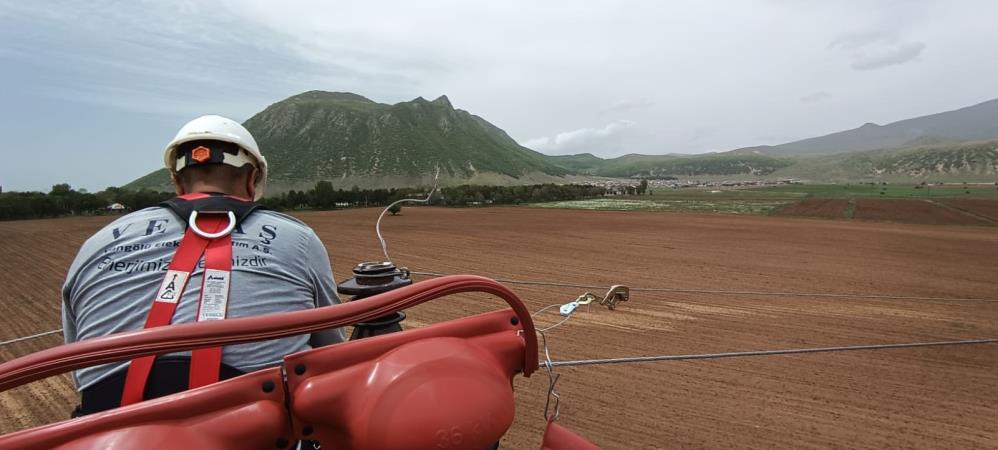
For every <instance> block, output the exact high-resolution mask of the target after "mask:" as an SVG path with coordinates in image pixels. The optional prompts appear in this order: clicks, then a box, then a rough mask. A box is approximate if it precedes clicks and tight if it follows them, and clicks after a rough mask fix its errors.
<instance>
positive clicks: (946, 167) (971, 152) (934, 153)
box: [773, 140, 998, 182]
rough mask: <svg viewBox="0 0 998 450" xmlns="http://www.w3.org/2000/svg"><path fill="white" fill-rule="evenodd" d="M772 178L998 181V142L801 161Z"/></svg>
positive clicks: (859, 153)
mask: <svg viewBox="0 0 998 450" xmlns="http://www.w3.org/2000/svg"><path fill="white" fill-rule="evenodd" d="M920 142H924V141H920ZM773 175H774V176H779V177H791V178H802V179H806V180H811V181H836V182H837V181H868V180H878V181H895V182H900V181H913V182H920V181H994V180H995V179H998V140H995V141H978V142H966V143H956V144H945V143H943V144H937V145H914V146H906V147H900V148H888V149H880V150H872V151H866V152H858V153H849V154H840V155H827V156H816V157H800V158H798V159H797V160H796V162H795V163H794V164H793V165H790V166H787V167H785V168H782V169H780V170H778V171H776V172H774V173H773Z"/></svg>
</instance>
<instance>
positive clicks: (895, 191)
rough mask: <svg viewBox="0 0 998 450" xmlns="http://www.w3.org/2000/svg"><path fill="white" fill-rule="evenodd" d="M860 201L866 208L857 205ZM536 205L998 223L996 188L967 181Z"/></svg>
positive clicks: (689, 192) (686, 192)
mask: <svg viewBox="0 0 998 450" xmlns="http://www.w3.org/2000/svg"><path fill="white" fill-rule="evenodd" d="M858 205H862V208H858ZM529 206H530V207H535V208H552V209H582V210H609V211H667V212H694V213H719V214H757V215H773V216H786V217H806V218H820V219H857V220H873V221H889V222H899V223H917V224H941V225H983V226H995V225H998V219H996V217H998V188H996V187H995V186H993V185H990V184H971V185H967V186H963V185H937V186H931V185H882V184H877V185H870V184H853V185H820V184H818V185H808V184H794V185H779V186H765V187H750V188H744V187H737V188H720V189H716V188H682V189H662V188H658V189H653V190H652V192H651V195H640V196H639V195H630V196H620V197H604V198H597V199H589V200H574V201H561V202H547V203H537V204H532V205H529Z"/></svg>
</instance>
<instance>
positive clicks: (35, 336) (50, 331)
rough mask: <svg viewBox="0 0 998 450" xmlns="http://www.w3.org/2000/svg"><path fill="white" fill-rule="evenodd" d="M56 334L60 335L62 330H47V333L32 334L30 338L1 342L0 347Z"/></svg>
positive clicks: (24, 337)
mask: <svg viewBox="0 0 998 450" xmlns="http://www.w3.org/2000/svg"><path fill="white" fill-rule="evenodd" d="M56 333H62V328H59V329H58V330H49V331H45V332H41V333H37V334H32V335H30V336H22V337H19V338H14V339H10V340H6V341H2V342H0V347H2V346H4V345H8V344H13V343H15V342H21V341H27V340H28V339H34V338H40V337H42V336H48V335H50V334H56Z"/></svg>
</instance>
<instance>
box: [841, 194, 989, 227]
mask: <svg viewBox="0 0 998 450" xmlns="http://www.w3.org/2000/svg"><path fill="white" fill-rule="evenodd" d="M853 217H854V218H856V219H866V220H885V221H891V222H904V223H920V224H941V225H990V224H991V223H989V222H988V221H985V220H982V219H981V218H979V217H975V216H974V215H972V214H966V213H964V212H961V211H958V210H955V209H951V208H946V207H944V206H941V205H938V204H936V203H935V202H932V201H927V200H902V199H858V200H856V211H855V213H854V214H853Z"/></svg>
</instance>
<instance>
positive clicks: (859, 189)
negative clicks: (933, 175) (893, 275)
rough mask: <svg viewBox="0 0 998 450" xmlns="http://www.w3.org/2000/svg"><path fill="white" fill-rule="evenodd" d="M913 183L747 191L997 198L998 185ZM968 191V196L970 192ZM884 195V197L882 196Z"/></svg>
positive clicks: (820, 195)
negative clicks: (929, 184) (925, 184)
mask: <svg viewBox="0 0 998 450" xmlns="http://www.w3.org/2000/svg"><path fill="white" fill-rule="evenodd" d="M916 186H917V185H914V184H888V185H881V184H877V185H873V186H871V185H869V184H844V185H840V184H792V185H779V186H765V187H759V188H750V189H747V190H748V191H754V192H758V193H768V194H771V195H790V194H798V195H801V196H804V197H811V198H938V197H984V198H998V186H994V185H968V186H967V188H966V189H965V188H964V187H963V186H962V185H959V184H957V185H945V186H922V187H920V188H916ZM968 191H969V194H968V193H967V192H968ZM881 192H883V194H881Z"/></svg>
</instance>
